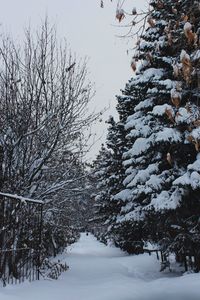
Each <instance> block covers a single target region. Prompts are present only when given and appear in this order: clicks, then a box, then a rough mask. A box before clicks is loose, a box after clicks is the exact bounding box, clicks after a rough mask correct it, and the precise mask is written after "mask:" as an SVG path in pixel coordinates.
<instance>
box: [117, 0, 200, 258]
mask: <svg viewBox="0 0 200 300" xmlns="http://www.w3.org/2000/svg"><path fill="white" fill-rule="evenodd" d="M150 4H151V7H152V8H153V9H152V12H151V13H150V14H149V16H148V23H149V27H148V28H147V30H146V31H145V33H144V35H143V36H142V37H141V39H140V40H139V41H138V46H137V51H136V52H135V56H134V61H139V62H140V63H138V65H139V67H138V69H137V74H136V77H135V78H134V79H133V80H132V81H131V89H132V91H131V94H132V96H133V102H134V105H133V107H134V109H133V111H132V112H131V111H130V112H129V116H128V117H127V121H126V124H125V129H127V130H129V133H128V135H127V145H130V140H131V142H132V147H130V149H129V150H128V151H126V152H125V153H124V159H125V161H124V165H125V166H126V174H127V177H126V179H125V180H124V184H125V188H126V189H125V190H123V191H121V193H119V194H118V195H117V196H115V198H119V199H121V200H125V202H126V205H125V206H124V207H123V208H122V209H121V212H120V214H119V216H118V221H117V223H118V226H119V228H121V229H122V235H121V237H120V238H121V244H123V243H125V242H126V241H127V233H128V232H129V237H130V242H131V238H132V246H133V248H134V243H135V242H136V243H137V242H138V239H140V240H141V241H142V240H146V241H147V240H151V241H153V242H157V243H158V242H159V243H160V245H161V249H163V250H164V251H166V253H167V252H169V251H174V252H175V253H176V254H177V255H178V254H180V249H184V253H182V256H184V257H185V256H187V255H192V256H195V257H197V256H198V255H199V254H196V253H195V251H194V250H191V249H192V248H195V249H196V248H197V244H198V243H197V244H196V245H194V241H193V240H194V237H195V238H196V239H197V236H196V235H193V237H191V233H190V231H191V227H192V224H193V222H192V221H191V219H190V217H192V218H193V217H194V218H195V217H196V219H197V215H198V214H199V200H196V201H195V199H198V188H196V190H195V191H194V187H193V186H192V185H191V184H190V183H188V181H187V185H189V186H190V187H189V188H188V186H185V182H184V180H183V177H182V176H184V178H186V176H187V177H189V178H190V179H191V178H192V177H191V176H190V175H188V174H191V171H189V170H192V168H195V166H193V167H191V166H190V165H191V164H192V163H194V161H195V159H196V155H197V152H198V151H199V140H198V138H199V135H198V132H199V128H198V126H199V113H198V112H199V103H198V99H199V22H200V21H199V17H200V10H199V3H198V2H197V1H176V2H174V1H151V3H150ZM139 89H140V96H138V98H137V97H136V95H135V94H136V93H137V92H136V91H138V90H139ZM128 147H129V146H128ZM188 168H189V170H188ZM185 174H186V175H185ZM196 175H197V174H196ZM193 176H194V174H193ZM197 177H198V175H197ZM181 178H182V180H181ZM195 180H197V179H196V178H194V177H193V179H191V181H192V182H194V181H195ZM183 182H184V183H183ZM123 195H125V197H123ZM195 195H196V196H195ZM191 197H192V198H194V200H192V201H190V202H189V198H190V199H191ZM192 202H193V203H192ZM188 209H189V210H188ZM195 209H196V210H197V213H196V214H194V211H195ZM187 224H190V225H187ZM123 228H124V230H123ZM138 228H139V230H138ZM195 228H196V227H195ZM196 230H197V228H196ZM138 232H139V233H140V236H138ZM123 235H124V237H123ZM128 247H129V248H130V243H129V246H128ZM129 251H134V250H133V249H132V250H130V249H129ZM136 252H137V251H136ZM195 259H196V258H195ZM196 260H197V259H196Z"/></svg>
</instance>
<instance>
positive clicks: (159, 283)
mask: <svg viewBox="0 0 200 300" xmlns="http://www.w3.org/2000/svg"><path fill="white" fill-rule="evenodd" d="M60 258H62V259H63V260H66V262H67V264H68V265H69V266H70V270H69V271H67V272H65V273H63V275H62V276H61V277H60V278H59V280H57V281H47V280H41V281H39V282H33V283H24V284H22V285H18V286H8V287H6V288H2V289H1V290H0V300H199V299H200V275H199V274H191V275H185V276H182V277H171V278H169V277H167V276H168V274H163V273H162V274H161V273H160V272H159V271H158V270H159V263H158V262H157V260H156V258H155V257H154V256H148V255H140V256H128V255H126V254H124V253H123V252H121V251H120V250H119V249H116V248H111V247H107V246H105V245H103V244H101V243H99V242H98V241H97V240H96V239H95V238H94V237H93V236H92V235H88V236H86V235H85V234H82V235H81V238H80V240H79V241H78V242H77V243H75V244H74V245H72V246H71V247H70V249H68V253H66V254H64V255H62V257H60Z"/></svg>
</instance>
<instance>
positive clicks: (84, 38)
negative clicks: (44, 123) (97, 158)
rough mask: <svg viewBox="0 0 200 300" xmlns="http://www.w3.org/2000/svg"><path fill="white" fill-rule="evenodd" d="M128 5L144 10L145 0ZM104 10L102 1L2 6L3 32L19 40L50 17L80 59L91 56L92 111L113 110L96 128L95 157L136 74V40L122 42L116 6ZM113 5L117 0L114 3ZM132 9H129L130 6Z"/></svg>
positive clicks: (29, 0) (36, 0)
mask: <svg viewBox="0 0 200 300" xmlns="http://www.w3.org/2000/svg"><path fill="white" fill-rule="evenodd" d="M126 1H127V5H131V6H132V5H134V6H135V7H138V8H144V7H145V3H146V2H147V1H146V0H126ZM104 2H105V8H104V9H102V8H100V5H99V3H100V0H6V1H3V3H2V5H1V12H0V15H1V19H0V22H1V24H2V26H1V30H2V31H3V32H11V33H12V35H13V37H14V38H15V37H16V38H18V37H21V36H22V34H23V28H24V27H25V26H27V25H28V24H31V26H32V27H33V28H34V27H37V26H38V25H39V24H40V23H41V21H42V20H43V19H44V18H45V15H48V17H49V19H50V21H51V22H52V23H53V24H54V23H55V24H56V25H57V31H58V34H59V36H60V37H61V38H63V37H64V38H66V39H67V41H68V43H69V44H70V46H71V49H72V50H73V51H75V52H76V53H77V54H78V55H79V56H87V57H89V65H88V67H89V70H90V79H91V80H92V81H94V83H95V87H96V95H95V98H94V100H93V103H92V108H95V109H96V111H98V110H101V109H103V108H104V107H108V106H109V107H110V108H109V110H108V111H107V112H106V114H105V115H104V117H103V122H101V123H98V124H97V125H95V128H94V129H93V131H94V130H95V131H96V132H97V135H98V136H101V135H102V140H101V141H99V142H98V143H96V145H95V147H93V148H92V149H91V153H90V155H91V156H92V157H94V155H95V153H97V149H98V148H99V146H100V144H101V142H104V139H105V132H106V125H105V123H104V121H105V120H106V119H107V118H108V116H109V115H110V114H112V115H116V112H115V105H116V100H115V95H116V94H119V93H120V89H122V88H123V87H124V85H125V83H126V82H127V80H128V79H130V78H131V76H132V75H133V73H132V71H131V68H130V59H131V55H129V56H128V55H127V53H126V50H127V49H129V48H131V47H132V46H133V45H134V42H133V41H129V43H128V41H127V40H126V39H119V38H117V37H116V35H117V34H121V33H122V29H119V28H117V27H114V26H113V25H117V22H116V20H115V4H114V3H111V1H110V0H104ZM113 2H114V1H113ZM131 6H130V7H131Z"/></svg>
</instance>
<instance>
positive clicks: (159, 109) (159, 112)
mask: <svg viewBox="0 0 200 300" xmlns="http://www.w3.org/2000/svg"><path fill="white" fill-rule="evenodd" d="M171 109H172V106H171V105H168V104H163V105H156V106H154V108H153V110H152V114H153V115H155V116H163V115H164V114H165V113H166V110H171Z"/></svg>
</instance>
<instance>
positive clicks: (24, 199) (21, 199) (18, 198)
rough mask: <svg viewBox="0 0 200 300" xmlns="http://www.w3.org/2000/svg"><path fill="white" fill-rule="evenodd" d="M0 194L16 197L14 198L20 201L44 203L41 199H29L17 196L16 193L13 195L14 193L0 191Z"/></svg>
mask: <svg viewBox="0 0 200 300" xmlns="http://www.w3.org/2000/svg"><path fill="white" fill-rule="evenodd" d="M0 196H3V197H8V198H12V199H16V200H20V201H22V202H34V203H38V204H44V202H43V201H41V200H35V199H29V198H26V197H22V196H18V195H14V194H8V193H1V192H0Z"/></svg>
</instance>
